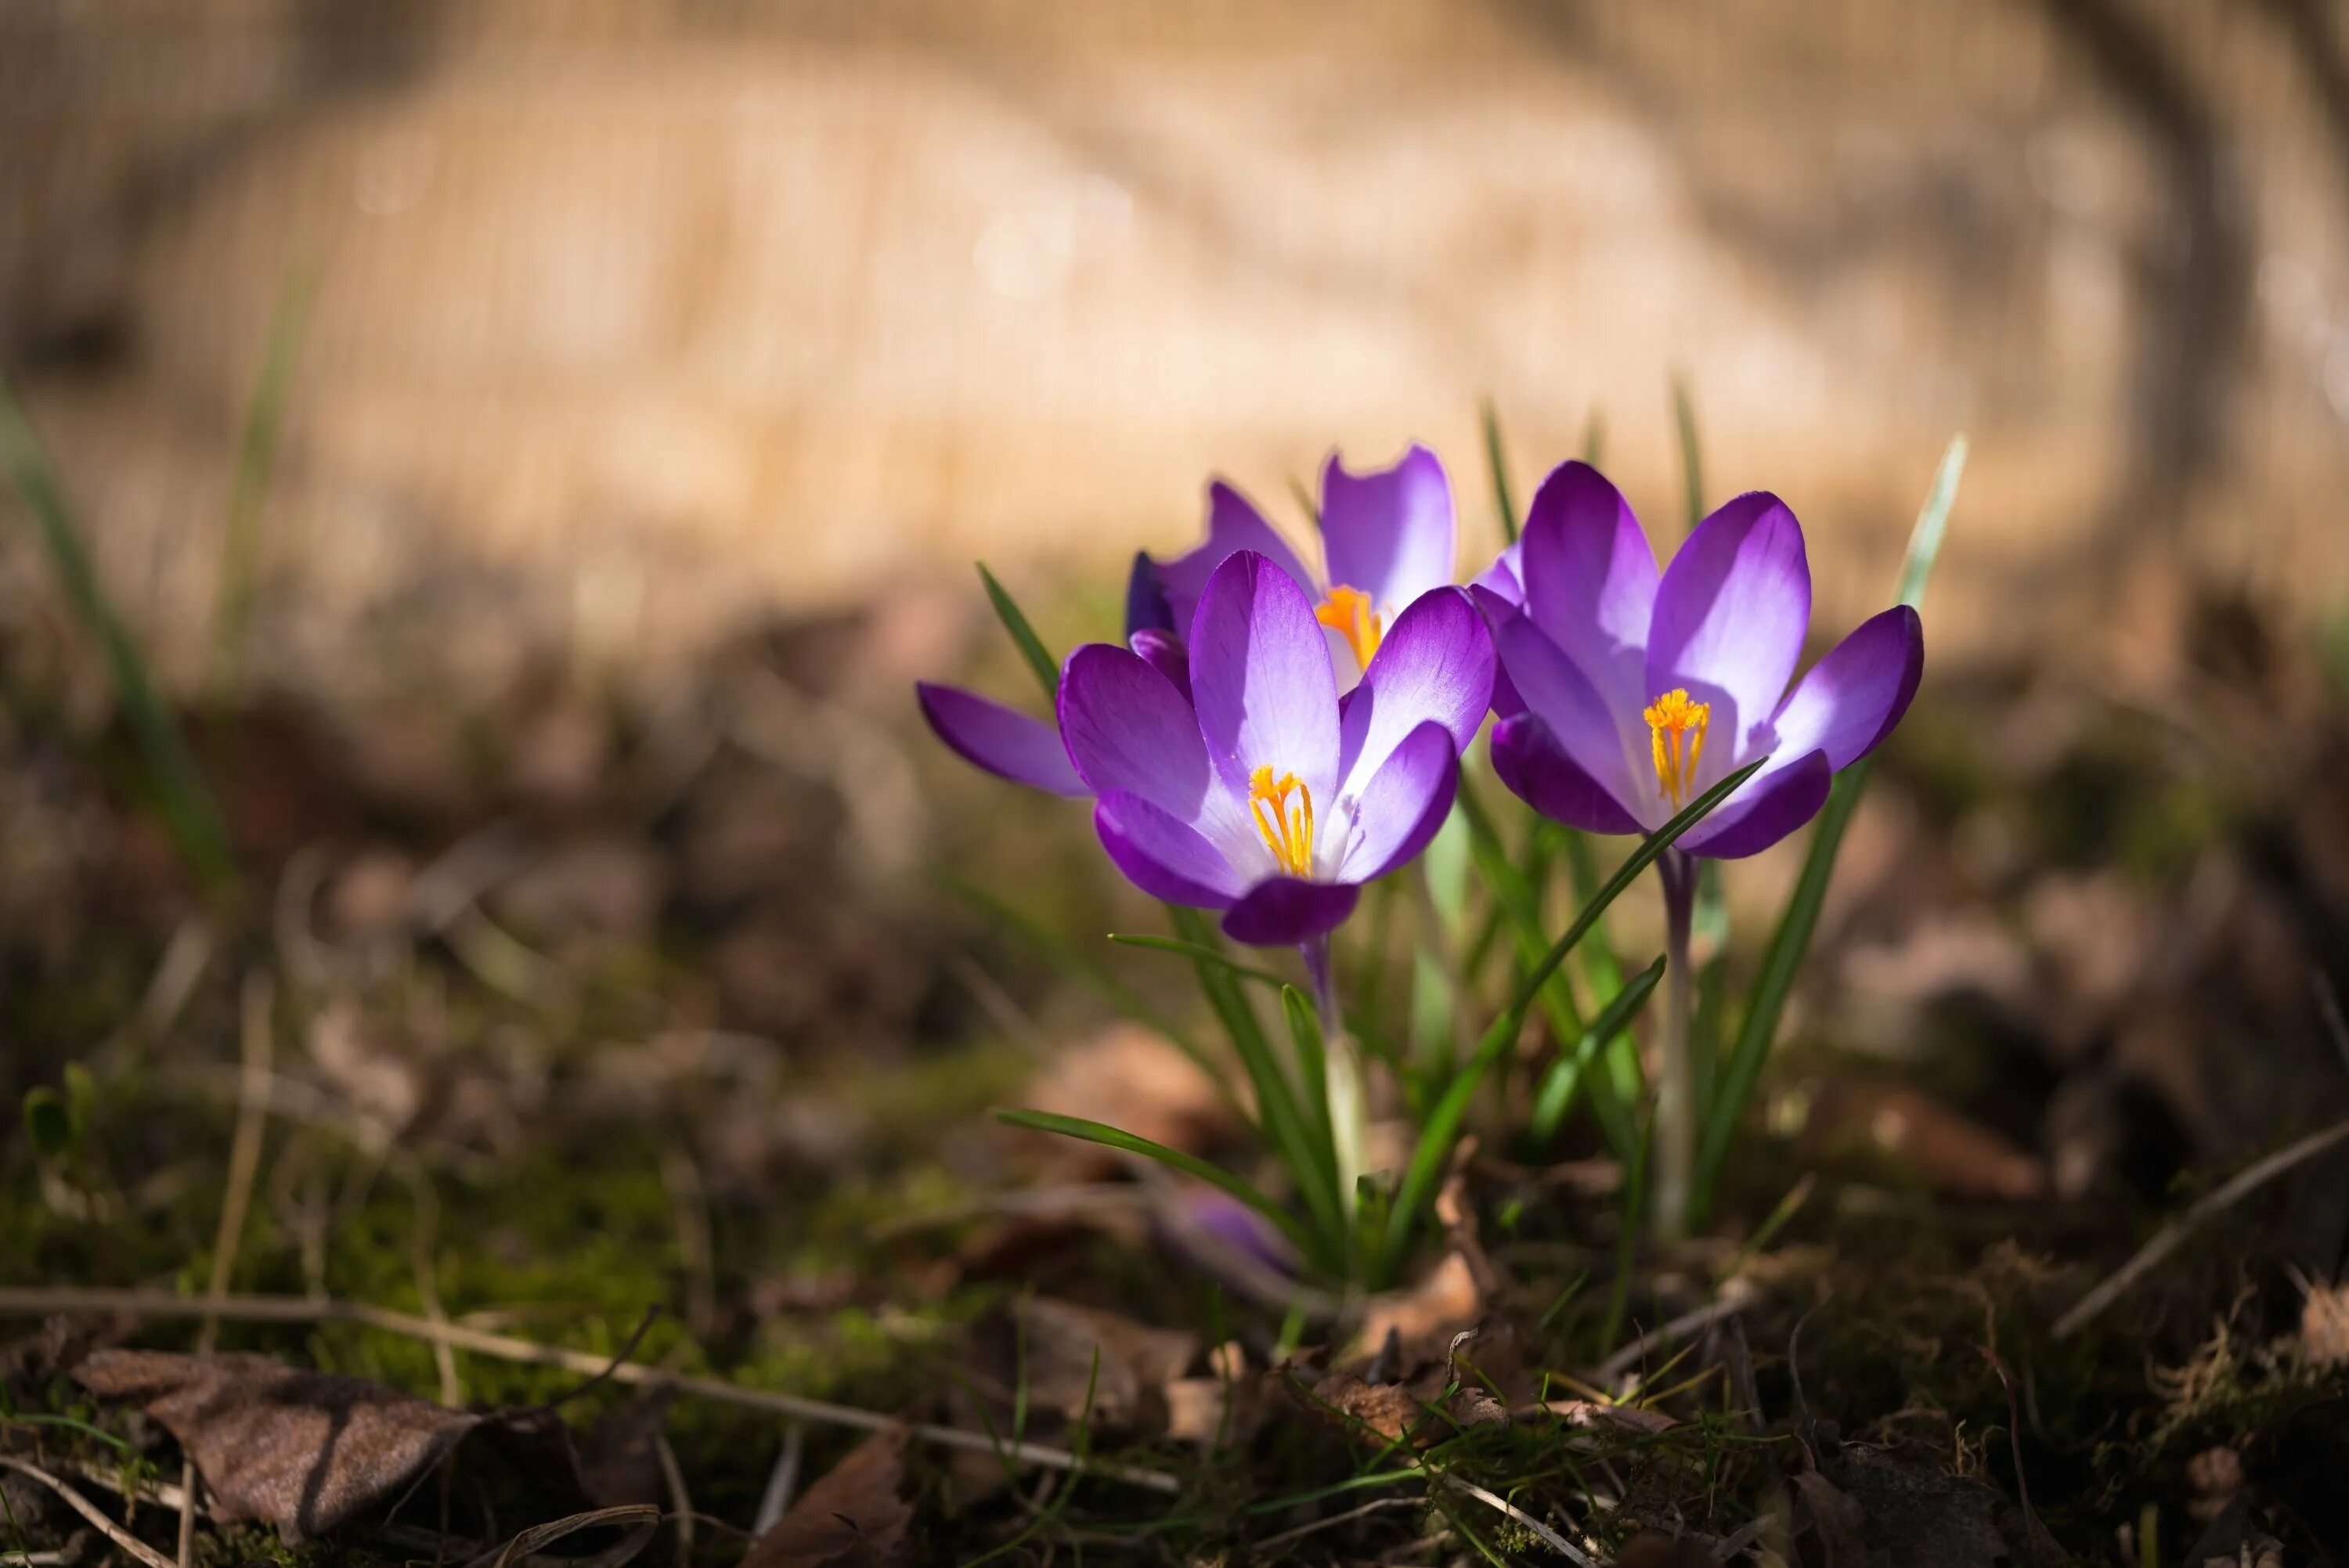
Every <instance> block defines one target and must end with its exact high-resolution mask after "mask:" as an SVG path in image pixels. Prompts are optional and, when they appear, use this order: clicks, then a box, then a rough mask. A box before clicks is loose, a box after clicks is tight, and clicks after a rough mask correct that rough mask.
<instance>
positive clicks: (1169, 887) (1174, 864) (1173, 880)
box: [1093, 789, 1241, 909]
mask: <svg viewBox="0 0 2349 1568" xmlns="http://www.w3.org/2000/svg"><path fill="white" fill-rule="evenodd" d="M1093 831H1094V832H1096V833H1099V834H1100V835H1101V841H1102V849H1103V850H1105V851H1108V852H1109V858H1110V860H1111V861H1112V862H1114V863H1115V865H1116V866H1117V869H1118V870H1119V871H1122V872H1124V873H1125V880H1126V881H1128V882H1132V883H1133V885H1134V886H1136V887H1138V888H1140V889H1141V890H1142V891H1143V892H1146V893H1148V894H1149V895H1150V896H1151V897H1153V898H1163V899H1164V900H1166V901H1167V902H1168V903H1183V904H1189V905H1191V906H1192V907H1194V908H1195V909H1225V908H1228V907H1229V906H1230V904H1231V902H1232V900H1233V899H1234V898H1236V897H1237V896H1238V895H1239V892H1240V887H1241V882H1240V877H1239V873H1238V872H1235V871H1233V870H1232V863H1231V862H1230V861H1227V860H1226V859H1225V858H1224V854H1223V851H1221V850H1218V849H1217V848H1216V846H1215V845H1213V844H1211V843H1209V842H1208V841H1206V838H1205V837H1204V836H1203V835H1202V834H1201V833H1200V832H1199V830H1197V829H1196V828H1194V827H1192V826H1191V825H1190V824H1189V823H1187V822H1185V821H1183V820H1180V819H1178V818H1176V817H1175V816H1174V815H1173V814H1172V813H1170V812H1168V811H1166V810H1163V809H1162V808H1160V807H1158V806H1155V805H1154V804H1152V803H1151V802H1150V801H1148V800H1145V799H1143V798H1142V797H1141V796H1139V795H1134V794H1129V793H1128V792H1127V791H1125V790H1123V789H1112V790H1109V791H1107V792H1106V793H1104V794H1103V795H1102V798H1101V799H1100V800H1098V801H1097V802H1095V803H1094V806H1093Z"/></svg>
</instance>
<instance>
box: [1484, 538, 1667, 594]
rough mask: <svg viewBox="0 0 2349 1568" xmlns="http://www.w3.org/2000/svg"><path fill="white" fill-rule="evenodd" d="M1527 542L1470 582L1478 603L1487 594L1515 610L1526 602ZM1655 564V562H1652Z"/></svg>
mask: <svg viewBox="0 0 2349 1568" xmlns="http://www.w3.org/2000/svg"><path fill="white" fill-rule="evenodd" d="M1525 559H1526V542H1525V541H1524V540H1523V539H1522V538H1520V539H1518V540H1517V541H1516V542H1514V543H1512V544H1511V545H1510V546H1509V547H1508V548H1507V549H1506V550H1504V551H1502V552H1501V553H1500V554H1498V555H1496V556H1495V557H1494V558H1493V564H1491V565H1490V566H1487V567H1486V568H1485V570H1484V571H1482V572H1479V573H1476V575H1475V576H1474V577H1472V578H1470V579H1469V580H1468V586H1469V587H1471V588H1473V589H1475V590H1477V591H1478V592H1477V595H1476V597H1477V603H1480V604H1481V603H1484V596H1485V594H1486V593H1490V594H1492V595H1493V596H1494V597H1495V598H1496V599H1498V600H1499V601H1500V602H1501V603H1504V604H1506V605H1507V606H1508V607H1509V608H1510V609H1512V610H1515V609H1518V608H1520V607H1522V606H1523V605H1524V603H1525V602H1526V567H1525ZM1651 564H1653V562H1651Z"/></svg>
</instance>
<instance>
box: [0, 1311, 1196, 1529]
mask: <svg viewBox="0 0 2349 1568" xmlns="http://www.w3.org/2000/svg"><path fill="white" fill-rule="evenodd" d="M207 1311H212V1312H215V1313H217V1314H218V1315H220V1317H221V1318H222V1320H223V1321H226V1322H238V1323H348V1324H354V1325H357V1326H359V1327H362V1328H373V1329H376V1330H378V1331H380V1332H382V1333H385V1334H398V1335H403V1336H407V1337H408V1338H410V1339H418V1340H422V1341H424V1342H425V1343H427V1344H431V1343H435V1342H438V1341H445V1342H446V1343H448V1344H450V1345H452V1346H456V1347H457V1348H458V1349H460V1350H469V1351H471V1352H472V1353H474V1354H475V1355H478V1356H494V1357H498V1358H500V1359H501V1360H505V1361H519V1362H522V1363H524V1364H526V1365H529V1366H534V1367H568V1368H569V1369H570V1370H572V1371H574V1372H578V1373H582V1374H586V1375H592V1374H595V1373H598V1372H603V1371H604V1370H605V1367H606V1362H605V1358H604V1357H600V1356H590V1355H587V1354H586V1353H585V1352H584V1351H577V1350H564V1349H560V1348H558V1347H556V1346H552V1345H536V1344H533V1343H532V1342H531V1341H529V1340H527V1339H513V1338H510V1337H508V1336H505V1335H502V1334H488V1333H484V1332H482V1331H481V1330H480V1329H477V1328H467V1327H465V1326H463V1325H461V1324H455V1323H433V1322H430V1321H429V1320H428V1319H425V1318H421V1317H417V1316H414V1315H411V1314H409V1313H405V1312H394V1311H392V1310H391V1309H390V1308H388V1307H382V1306H370V1305H367V1304H365V1303H363V1302H351V1301H335V1300H327V1301H312V1300H308V1299H306V1298H304V1297H301V1296H291V1295H233V1296H230V1297H228V1298H227V1299H226V1300H224V1301H219V1302H211V1303H207V1302H203V1301H198V1300H194V1299H191V1298H189V1297H186V1296H177V1295H167V1294H165V1293H163V1292H160V1291H147V1290H97V1289H52V1288H47V1287H44V1286H39V1285H21V1286H13V1285H12V1286H0V1316H23V1317H46V1316H47V1315H49V1314H51V1313H53V1312H129V1313H142V1314H145V1315H148V1316H150V1317H201V1316H202V1315H204V1313H205V1312H207ZM610 1376H611V1380H612V1381H613V1382H616V1383H626V1384H628V1385H630V1386H631V1387H647V1388H675V1389H677V1390H678V1392H679V1393H683V1394H691V1395H693V1396H695V1397H696V1398H704V1399H716V1400H718V1401H719V1402H721V1403H724V1404H730V1405H739V1406H742V1407H744V1408H749V1409H754V1410H771V1411H773V1412H775V1413H776V1414H777V1415H781V1416H789V1417H791V1418H794V1419H796V1420H802V1421H820V1422H822V1423H823V1424H824V1425H826V1426H833V1427H849V1428H853V1429H856V1430H858V1431H865V1432H880V1431H887V1430H889V1429H893V1428H898V1427H903V1428H905V1429H906V1430H907V1431H909V1432H911V1433H912V1434H913V1435H914V1436H915V1437H917V1438H919V1439H922V1440H923V1441H925V1442H931V1443H936V1444H938V1445H939V1446H940V1447H942V1448H953V1449H970V1450H971V1451H972V1452H974V1453H985V1454H993V1455H1005V1454H1008V1455H1009V1456H1010V1457H1012V1458H1013V1459H1016V1460H1019V1461H1020V1462H1021V1463H1023V1464H1031V1465H1041V1466H1044V1467H1045V1468H1046V1469H1048V1470H1083V1471H1084V1472H1085V1473H1086V1474H1088V1475H1092V1476H1098V1477H1100V1478H1101V1479H1102V1480H1118V1481H1123V1482H1125V1483H1126V1484H1127V1485H1129V1486H1139V1487H1146V1488H1148V1489H1149V1490H1151V1491H1163V1492H1168V1493H1174V1492H1179V1491H1182V1489H1183V1488H1182V1482H1181V1481H1180V1480H1177V1479H1176V1478H1175V1477H1174V1476H1173V1475H1170V1474H1168V1473H1167V1472H1166V1471H1164V1470H1144V1469H1142V1468H1139V1467H1137V1466H1133V1465H1119V1464H1104V1463H1102V1462H1100V1461H1099V1460H1094V1459H1092V1458H1090V1457H1085V1456H1080V1455H1077V1454H1073V1453H1071V1452H1070V1451H1069V1450H1068V1449H1054V1448H1047V1447H1045V1446H1043V1445H1042V1444H1040V1443H1028V1442H999V1441H998V1440H997V1439H994V1438H990V1437H988V1435H987V1434H985V1433H983V1432H967V1431H964V1430H962V1429H960V1428H957V1427H940V1426H933V1425H929V1424H926V1423H922V1422H913V1423H908V1422H905V1421H900V1420H898V1419H897V1418H895V1417H894V1416H885V1415H881V1414H878V1413H876V1412H874V1411H872V1410H860V1409H857V1408H855V1407H854V1406H850V1405H834V1404H831V1403H829V1402H827V1401H825V1400H823V1399H807V1398H801V1397H799V1396H798V1395H795V1394H781V1393H776V1392H773V1391H771V1390H769V1389H765V1388H745V1387H741V1386H740V1385H739V1384H734V1383H729V1382H726V1381H724V1380H722V1379H720V1378H717V1377H694V1376H691V1375H689V1374H685V1373H677V1372H667V1371H664V1370H662V1369H661V1368H659V1367H646V1366H643V1365H640V1364H638V1363H636V1362H633V1361H632V1362H626V1363H624V1364H622V1365H620V1366H616V1367H611V1368H610Z"/></svg>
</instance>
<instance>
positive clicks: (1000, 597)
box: [977, 561, 1061, 705]
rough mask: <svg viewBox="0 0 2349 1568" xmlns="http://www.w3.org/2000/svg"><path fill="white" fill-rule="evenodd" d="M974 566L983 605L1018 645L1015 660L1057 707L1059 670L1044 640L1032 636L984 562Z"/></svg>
mask: <svg viewBox="0 0 2349 1568" xmlns="http://www.w3.org/2000/svg"><path fill="white" fill-rule="evenodd" d="M977 564H978V580H979V581H980V582H981V583H986V584H987V602H988V603H990V604H992V605H994V606H995V618H996V619H997V620H999V621H1000V622H1002V623H1003V629H1004V630H1005V631H1007V632H1009V633H1010V634H1011V640H1012V641H1013V642H1014V643H1017V644H1018V645H1019V656H1020V657H1021V658H1023V659H1026V660H1027V661H1028V667H1029V668H1030V669H1031V670H1033V671H1035V672H1036V684H1037V685H1038V686H1042V687H1043V688H1044V700H1045V701H1046V702H1049V703H1052V704H1056V705H1057V704H1058V703H1059V702H1060V700H1061V666H1060V665H1057V664H1055V663H1054V662H1053V661H1052V655H1050V654H1049V653H1047V652H1045V650H1044V639H1043V638H1041V637H1040V636H1038V635H1037V634H1036V628H1035V627H1034V626H1031V625H1030V624H1028V617H1027V616H1026V615H1025V614H1021V613H1020V609H1019V602H1018V601H1017V600H1015V599H1013V598H1012V597H1011V594H1010V593H1009V591H1008V590H1007V589H1006V588H1005V587H1004V586H1003V584H1002V583H998V582H997V581H996V580H995V573H992V572H989V571H988V569H987V562H984V561H981V562H978V563H977Z"/></svg>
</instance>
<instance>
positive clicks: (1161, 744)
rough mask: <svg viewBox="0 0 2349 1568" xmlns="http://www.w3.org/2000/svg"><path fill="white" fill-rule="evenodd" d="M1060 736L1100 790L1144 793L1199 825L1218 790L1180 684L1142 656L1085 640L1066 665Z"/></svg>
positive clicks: (1079, 767) (1104, 792)
mask: <svg viewBox="0 0 2349 1568" xmlns="http://www.w3.org/2000/svg"><path fill="white" fill-rule="evenodd" d="M1061 736H1062V738H1065V739H1066V740H1067V742H1068V748H1069V759H1070V760H1071V762H1073V763H1075V764H1076V772H1077V776H1078V777H1079V778H1081V779H1083V780H1084V781H1085V782H1086V783H1087V784H1088V785H1090V786H1092V790H1093V792H1094V793H1095V794H1097V795H1107V794H1108V793H1110V792H1111V791H1112V790H1121V791H1123V792H1126V793H1129V794H1133V795H1138V796H1140V797H1141V798H1142V799H1145V800H1149V801H1151V802H1153V803H1154V804H1155V805H1157V806H1158V807H1160V808H1161V809H1163V810H1167V811H1170V812H1172V813H1174V816H1175V817H1177V818H1179V819H1180V820H1184V821H1185V822H1195V821H1196V820H1197V819H1198V817H1199V815H1200V813H1201V810H1202V808H1203V806H1204V804H1205V802H1206V799H1207V798H1208V797H1209V796H1210V794H1216V793H1220V791H1218V790H1216V789H1215V779H1214V774H1213V773H1212V771H1211V770H1210V769H1209V768H1208V765H1207V748H1206V747H1205V746H1204V745H1202V744H1201V743H1200V740H1199V725H1198V721H1197V720H1196V719H1195V718H1193V717H1191V705H1190V704H1189V703H1187V702H1185V701H1184V700H1183V694H1182V693H1180V692H1178V691H1176V690H1175V689H1174V683H1173V682H1171V681H1169V680H1168V679H1167V678H1166V677H1165V676H1163V675H1161V674H1159V672H1158V671H1157V669H1156V668H1155V667H1154V666H1153V665H1151V663H1150V662H1149V661H1148V660H1147V659H1144V658H1143V657H1142V656H1141V655H1137V654H1134V653H1132V652H1129V651H1128V650H1126V649H1124V648H1121V647H1117V646H1114V645H1112V644H1108V643H1087V644H1085V645H1083V646H1082V647H1080V648H1078V649H1077V650H1076V651H1075V652H1073V653H1071V655H1069V659H1068V663H1067V664H1066V665H1062V666H1061Z"/></svg>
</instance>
